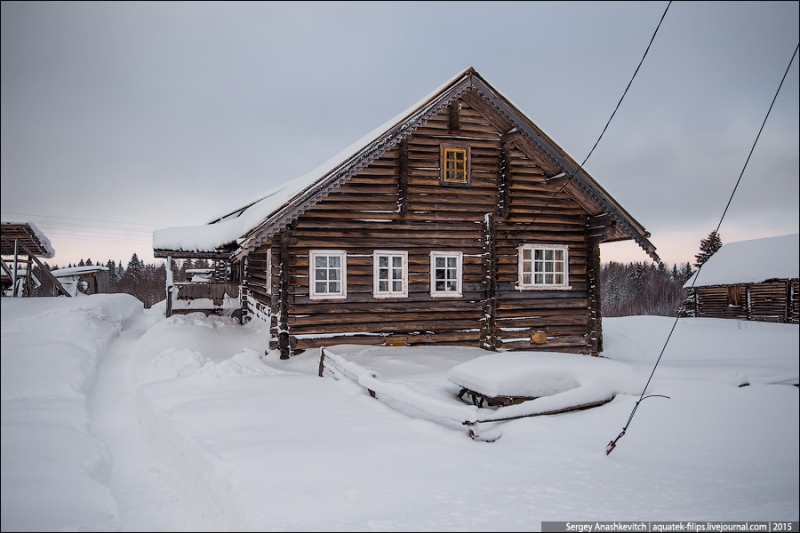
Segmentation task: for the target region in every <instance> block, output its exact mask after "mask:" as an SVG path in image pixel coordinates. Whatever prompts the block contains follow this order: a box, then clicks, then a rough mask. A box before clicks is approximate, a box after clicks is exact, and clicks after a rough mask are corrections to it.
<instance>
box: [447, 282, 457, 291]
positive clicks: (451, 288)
mask: <svg viewBox="0 0 800 533" xmlns="http://www.w3.org/2000/svg"><path fill="white" fill-rule="evenodd" d="M447 290H448V291H455V290H456V282H455V281H448V282H447Z"/></svg>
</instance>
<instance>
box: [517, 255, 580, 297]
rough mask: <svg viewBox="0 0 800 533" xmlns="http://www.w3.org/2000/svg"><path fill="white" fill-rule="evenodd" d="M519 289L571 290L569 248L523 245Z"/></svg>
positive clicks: (520, 258)
mask: <svg viewBox="0 0 800 533" xmlns="http://www.w3.org/2000/svg"><path fill="white" fill-rule="evenodd" d="M519 288H520V289H538V288H546V289H557V288H564V289H568V288H569V247H568V246H556V245H538V244H523V245H521V246H520V247H519Z"/></svg>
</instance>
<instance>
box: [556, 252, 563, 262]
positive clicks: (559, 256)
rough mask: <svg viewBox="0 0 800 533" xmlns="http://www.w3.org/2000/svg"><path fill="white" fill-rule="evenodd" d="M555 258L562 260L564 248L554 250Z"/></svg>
mask: <svg viewBox="0 0 800 533" xmlns="http://www.w3.org/2000/svg"><path fill="white" fill-rule="evenodd" d="M555 252H556V260H558V261H563V260H564V250H556V251H555Z"/></svg>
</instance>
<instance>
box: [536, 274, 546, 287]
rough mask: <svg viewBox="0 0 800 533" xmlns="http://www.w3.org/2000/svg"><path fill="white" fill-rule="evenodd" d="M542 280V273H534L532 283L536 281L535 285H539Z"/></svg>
mask: <svg viewBox="0 0 800 533" xmlns="http://www.w3.org/2000/svg"><path fill="white" fill-rule="evenodd" d="M543 281H544V275H543V274H536V275H534V283H536V284H537V285H539V284H541V283H542V282H543Z"/></svg>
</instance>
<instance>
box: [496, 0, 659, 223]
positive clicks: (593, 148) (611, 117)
mask: <svg viewBox="0 0 800 533" xmlns="http://www.w3.org/2000/svg"><path fill="white" fill-rule="evenodd" d="M671 5H672V0H669V2H668V3H667V7H666V8H665V9H664V13H662V15H661V19H660V20H659V21H658V25H657V26H656V29H655V31H654V32H653V36H652V37H650V42H649V43H648V44H647V48H646V49H645V51H644V54H642V59H640V60H639V64H638V65H637V66H636V70H634V71H633V76H631V79H630V81H629V82H628V85H627V86H626V87H625V90H624V91H623V92H622V96H621V97H620V99H619V102H617V105H616V107H614V111H612V113H611V116H610V117H608V121H607V122H606V125H605V126H604V127H603V131H601V132H600V136H599V137H598V138H597V140H596V141H595V143H594V146H592V149H591V150H589V153H588V154H587V156H586V158H585V159H584V160H583V163H581V164H580V165H578V168H576V169H575V171H574V172H573V173H572V174H570V176H569V177H568V178H567V180H566V181H565V182H564V184H563V185H562V186H561V187H560V188H559V189H558V190H557V191H556V192H555V193H553V196H551V197H550V199H549V200H547V203H546V204H545V205H544V207H542V208H541V209H540V210H539V212H538V213H536V214H535V215H534V216H533V220H531V221H530V222H529V223H528V224H527V225H526V226H525V227H523V228H522V229H519V230H516V231H514V232H513V233H512V234H511V235H513V236H516V235H518V234H519V233H520V232H523V231H525V230H526V229H528V228H529V227H530V226H531V224H533V223H534V222H536V219H537V218H538V217H539V215H541V214H542V213H543V212H544V210H545V209H547V208H548V207H549V206H550V203H551V202H552V201H553V200H554V199H555V197H556V196H558V195H559V194H561V191H563V190H564V189H565V188H566V187H567V185H569V183H570V182H571V181H572V179H573V178H574V177H575V176H577V175H578V173H579V172H580V171H581V170H583V167H584V165H586V162H587V161H588V160H589V158H590V157H592V154H593V153H594V150H595V148H597V145H598V144H600V139H602V138H603V135H605V134H606V130H607V129H608V126H609V124H611V121H612V120H613V119H614V115H616V114H617V110H618V109H619V107H620V106H621V105H622V101H623V100H624V99H625V95H626V94H628V90H629V89H630V88H631V84H632V83H633V80H634V79H635V78H636V75H637V74H638V73H639V69H640V68H641V67H642V63H644V58H646V57H647V53H648V52H650V47H651V46H653V41H654V40H655V38H656V35H657V34H658V30H659V29H660V28H661V23H662V22H664V17H666V16H667V11H669V6H671Z"/></svg>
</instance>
